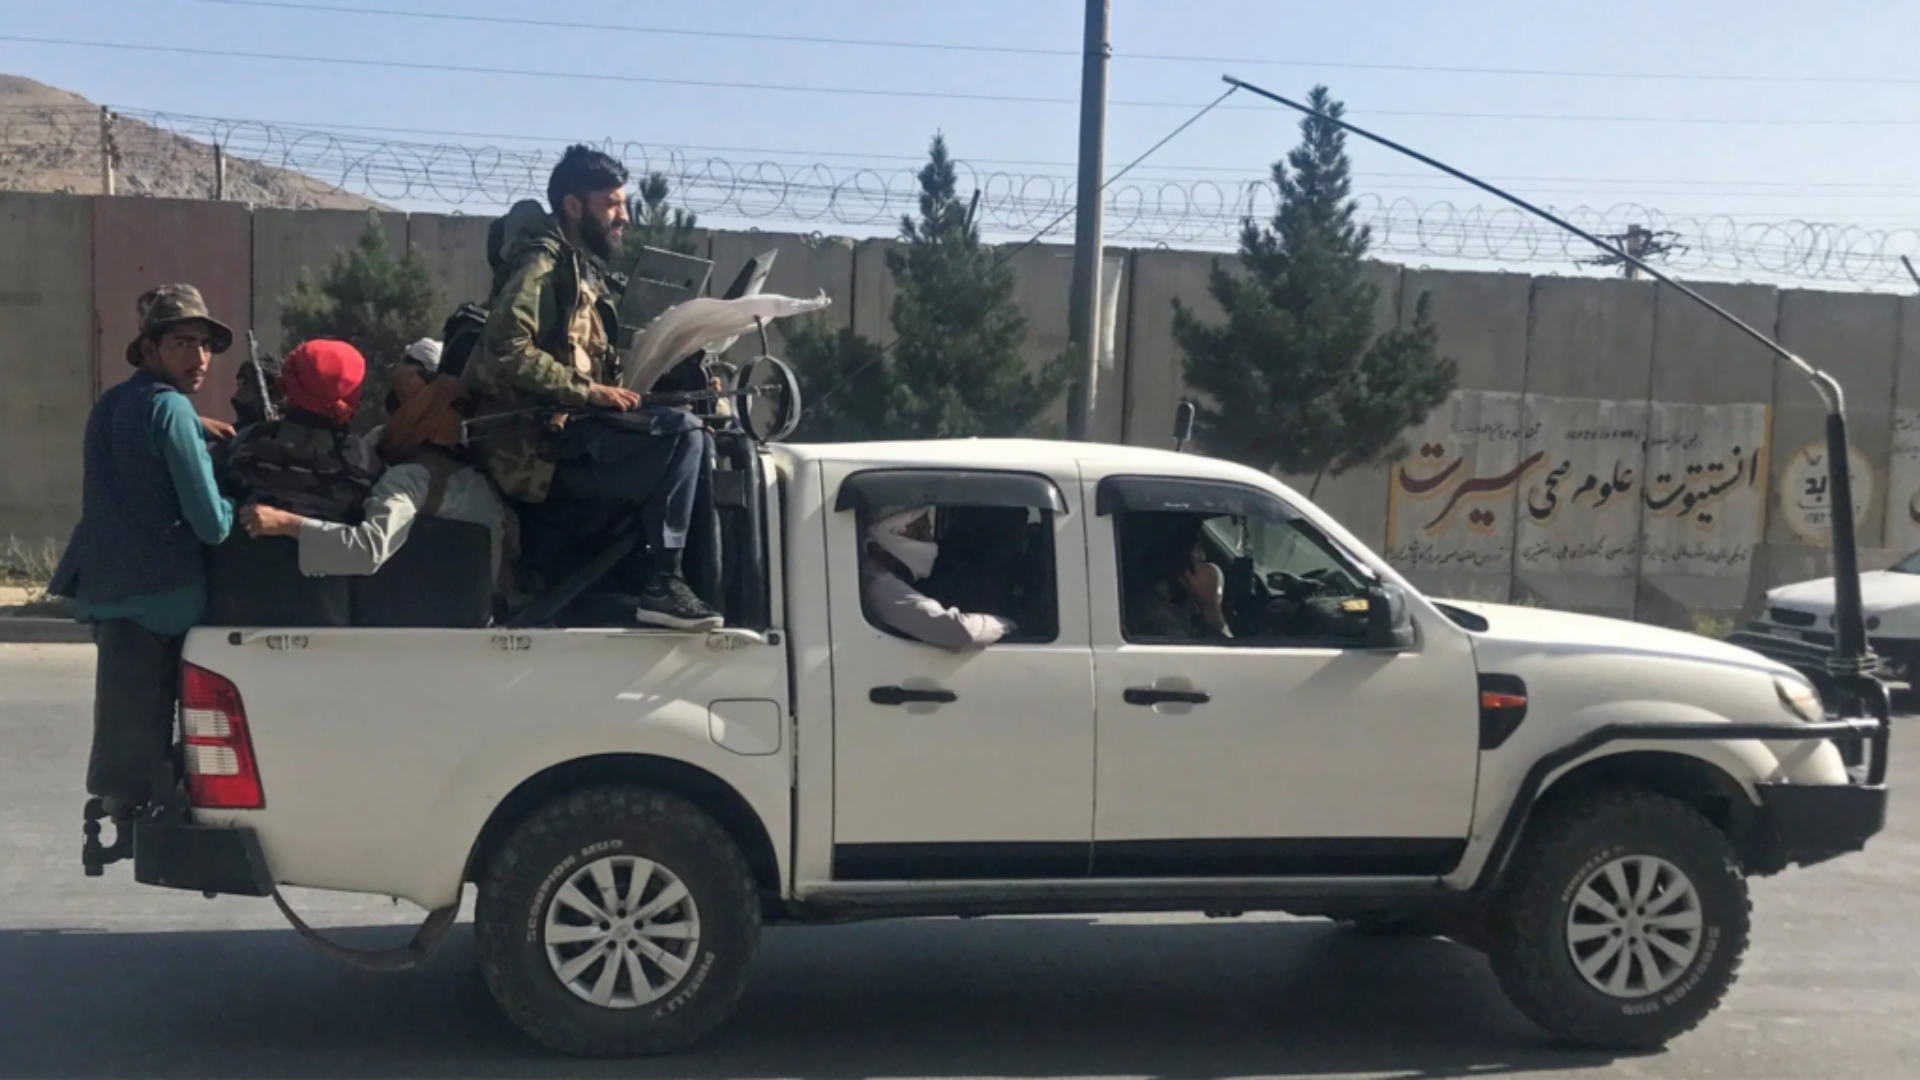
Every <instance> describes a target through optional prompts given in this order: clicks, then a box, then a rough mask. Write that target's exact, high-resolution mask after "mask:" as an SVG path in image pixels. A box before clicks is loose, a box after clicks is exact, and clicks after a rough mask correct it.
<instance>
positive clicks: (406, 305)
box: [280, 214, 446, 369]
mask: <svg viewBox="0 0 1920 1080" xmlns="http://www.w3.org/2000/svg"><path fill="white" fill-rule="evenodd" d="M441 305H442V300H441V295H440V289H439V287H438V286H436V285H435V284H434V282H433V275H432V274H430V273H429V272H428V270H427V263H426V260H425V259H423V258H421V257H420V254H419V253H418V252H413V251H409V252H407V253H406V254H404V255H402V256H398V257H396V256H395V255H394V252H393V247H392V245H391V244H389V243H388V242H387V231H386V230H385V229H383V228H381V227H380V219H379V218H378V216H376V215H374V214H369V215H367V227H366V228H365V229H364V230H362V232H361V233H360V238H359V239H358V240H357V241H355V242H354V245H353V246H352V247H350V248H347V249H345V250H343V251H340V252H338V253H336V254H335V255H334V257H333V258H332V260H330V261H329V262H328V264H327V266H326V268H325V269H324V270H322V271H321V272H320V273H319V274H315V273H313V272H312V270H311V269H306V270H302V271H301V272H300V277H299V278H298V279H297V280H296V282H295V284H294V287H293V291H292V292H291V293H289V294H288V295H287V296H286V298H285V299H284V300H283V301H282V302H281V308H280V329H281V332H282V334H283V335H284V337H285V338H286V347H287V348H288V349H292V348H294V347H295V346H297V345H300V344H301V343H302V342H307V341H313V340H315V339H318V338H329V339H333V340H336V341H345V342H347V343H349V344H351V345H352V346H353V347H354V348H356V349H359V350H360V352H361V354H362V355H364V356H365V357H366V358H367V364H368V366H369V368H371V369H384V368H385V367H388V366H391V365H393V364H397V363H399V362H400V359H401V357H402V356H404V355H405V354H406V350H407V346H408V345H411V344H413V343H414V342H416V341H418V340H420V339H421V338H423V337H427V336H429V335H432V334H434V333H436V332H437V331H438V330H439V329H440V325H441V322H442V320H443V319H444V318H445V317H446V312H444V311H442V310H441Z"/></svg>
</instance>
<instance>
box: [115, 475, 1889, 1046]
mask: <svg viewBox="0 0 1920 1080" xmlns="http://www.w3.org/2000/svg"><path fill="white" fill-rule="evenodd" d="M723 449H725V448H723ZM723 456H725V457H726V458H727V464H726V466H725V467H724V468H723V471H722V476H721V478H720V481H717V486H716V490H717V491H718V492H719V493H720V494H719V496H718V498H717V501H718V503H719V505H720V514H721V516H723V517H724V518H725V521H726V528H725V529H724V530H723V533H724V535H725V537H726V538H727V539H726V551H725V552H724V557H725V559H726V560H727V565H728V572H727V581H728V586H727V601H726V606H727V615H728V619H729V624H728V627H727V628H726V629H724V630H719V631H715V632H712V633H699V634H679V633H673V632H668V631H658V630H612V629H608V630H596V629H549V628H538V627H516V626H514V625H512V624H508V625H505V626H499V627H480V628H465V629H453V628H435V627H411V628H366V627H360V626H331V627H328V626H318V627H313V626H309V627H297V626H219V627H207V628H202V629H198V630H195V631H194V632H193V633H192V634H191V636H190V637H189V638H188V640H187V643H186V647H185V653H184V667H183V676H182V703H181V731H182V736H183V739H182V747H181V756H182V760H183V762H184V767H185V770H186V773H187V778H188V790H189V792H190V795H191V806H190V807H188V808H185V809H184V810H181V811H179V812H177V813H174V814H171V815H168V814H160V815H156V816H154V817H152V818H150V819H142V820H141V821H139V822H137V823H136V824H135V827H134V830H133V831H134V837H133V840H132V846H133V848H134V852H133V857H134V865H135V877H136V880H138V881H140V882H143V883H147V884H152V885H161V886H167V887H173V888H182V889H191V890H197V891H202V892H208V893H229V894H240V895H253V896H269V895H271V896H275V897H277V896H278V892H277V887H278V886H282V885H286V886H304V887H310V888H318V889H329V890H344V891H350V892H356V893H370V894H377V895H390V896H394V897H400V898H404V899H406V900H408V901H411V902H413V903H415V904H418V905H420V906H421V907H422V908H423V909H425V910H427V911H429V912H432V913H433V914H432V916H431V917H430V918H429V920H428V923H427V925H426V926H425V927H424V928H423V929H422V933H421V937H420V938H419V939H417V940H416V947H415V950H414V954H415V955H416V956H417V955H418V954H420V953H423V952H424V951H425V950H426V949H428V948H430V947H431V946H432V944H433V943H434V942H435V941H436V940H437V939H438V936H439V934H440V932H442V931H444V930H445V928H446V926H447V924H448V923H450V922H452V921H453V919H454V917H455V912H457V911H458V910H459V905H460V903H461V900H462V896H463V892H464V888H465V886H467V885H468V884H472V885H474V886H476V887H477V900H476V904H477V907H476V909H475V911H476V915H475V934H476V937H477V942H478V953H479V957H480V963H481V965H482V968H483V971H484V977H485V981H486V983H487V985H488V986H489V987H490V989H491V991H492V993H493V995H494V997H495V998H496V1000H497V1001H498V1003H499V1005H500V1007H501V1008H502V1009H503V1011H504V1012H505V1014H506V1015H507V1016H508V1017H510V1018H511V1020H512V1021H513V1023H515V1024H516V1025H518V1026H519V1027H520V1028H521V1029H522V1030H524V1031H525V1032H526V1033H527V1034H528V1035H530V1036H531V1037H532V1038H533V1039H535V1040H537V1041H538V1042H539V1043H541V1044H544V1045H545V1046H547V1047H549V1048H552V1049H554V1050H557V1051H562V1052H568V1053H580V1054H644V1053H661V1052H666V1051H672V1050H676V1049H680V1048H684V1047H687V1046H690V1045H691V1044H693V1043H695V1042H696V1041H698V1040H700V1039H701V1038H702V1037H704V1036H706V1035H708V1034H709V1033H711V1032H712V1031H714V1030H715V1029H716V1028H717V1027H718V1026H719V1025H721V1023H722V1022H723V1021H724V1020H725V1019H726V1018H727V1016H728V1015H729V1013H730V1012H732V1010H733V1009H734V1008H735V1005H736V1002H737V1001H738V999H739V997H740V995H741V993H742V990H743V988H744V987H745V985H746V981H747V977H748V970H749V968H750V966H751V964H752V961H753V958H754V954H755V949H756V943H757V940H758V935H759V932H760V928H761V927H762V926H763V925H765V924H767V923H771V922H810V921H811V922H832V921H846V920H856V919H867V918H887V917H911V916H980V915H1015V914H1041V913H1089V912H1179V911H1191V912H1206V913H1210V914H1216V915H1220V914H1233V913H1242V912H1248V911H1281V912H1291V913H1295V914H1299V915H1308V916H1330V917H1335V918H1342V919H1347V920H1351V921H1355V922H1359V923H1364V924H1367V925H1369V926H1373V927H1381V928H1384V927H1399V928H1402V929H1413V930H1416V931H1417V932H1423V933H1441V934H1446V935H1449V936H1452V937H1454V938H1456V939H1457V940H1459V941H1461V942H1463V943H1465V944H1467V945H1469V946H1471V947H1475V948H1480V949H1484V950H1486V951H1487V953H1488V954H1489V955H1490V957H1491V961H1492V966H1493V970H1494V971H1495V972H1496V973H1497V975H1498V978H1499V980H1500V982H1501V984H1502V985H1503V987H1504V988H1505V989H1506V991H1507V993H1508V994H1509V996H1510V997H1511V998H1512V1000H1513V1002H1514V1003H1515V1004H1516V1005H1517V1006H1518V1007H1519V1008H1520V1009H1522V1010H1523V1011H1524V1012H1525V1013H1526V1014H1527V1015H1528V1016H1530V1017H1532V1018H1533V1019H1534V1020H1535V1021H1536V1022H1538V1023H1539V1024H1541V1025H1542V1026H1543V1027H1544V1028H1546V1029H1547V1030H1549V1031H1551V1032H1553V1033H1555V1034H1557V1035H1559V1036H1561V1037H1563V1038H1565V1039H1567V1040H1570V1041H1573V1042H1577V1043H1581V1044H1588V1045H1597V1046H1605V1047H1616V1048H1629V1047H1631V1048H1643V1047H1650V1046H1655V1045H1659V1044H1661V1043H1663V1042H1665V1041H1666V1040H1668V1039H1670V1038H1672V1037H1674V1036H1676V1035H1678V1034H1680V1033H1682V1032H1685V1031H1687V1030H1689V1029H1690V1028H1692V1027H1693V1026H1694V1025H1696V1024H1697V1023H1698V1022H1699V1021H1700V1020H1701V1019H1702V1018H1703V1017H1705V1016H1706V1015H1707V1014H1708V1013H1709V1012H1711V1011H1712V1010H1713V1009H1714V1008H1715V1007H1716V1006H1717V1005H1718V1004H1719V1002H1720V1001H1721V1000H1722V997H1723V995H1725V993H1726V992H1727V990H1728V988H1729V986H1730V985H1731V984H1732V982H1733V981H1734V977H1735V974H1736V970H1737V968H1738V967H1739V965H1740V962H1741V956H1742V953H1743V951H1744V949H1745V947H1746V944H1747V938H1748V919H1749V903H1748V894H1747V885H1746V879H1747V878H1748V877H1751V876H1755V875H1766V874H1773V873H1776V872H1779V871H1781V870H1783V869H1785V868H1787V867H1789V866H1791V865H1808V864H1812V863H1816V862H1820V861H1822V860H1825V859H1829V858H1832V857H1834V856H1837V855H1841V854H1843V853H1847V852H1853V851H1858V850H1860V849H1861V848H1862V847H1863V846H1864V845H1865V843H1866V841H1867V840H1868V838H1869V837H1871V836H1872V835H1874V834H1875V833H1876V832H1878V831H1879V830H1880V829H1881V827H1882V825H1883V823H1884V820H1885V808H1886V798H1887V792H1886V788H1885V785H1884V779H1885V774H1886V755H1887V734H1888V725H1887V722H1886V720H1885V719H1884V717H1883V716H1880V717H1853V716H1847V715H1839V716H1829V715H1826V713H1825V712H1824V711H1823V708H1822V704H1821V701H1820V699H1819V697H1818V696H1817V695H1816V694H1815V692H1814V690H1813V688H1812V687H1811V686H1810V685H1809V684H1808V682H1807V680H1806V679H1805V678H1803V677H1802V676H1801V675H1798V674H1796V673H1794V672H1793V671H1792V670H1791V669H1789V668H1788V667H1786V666H1784V665H1781V664H1779V663H1775V662H1773V661H1770V660H1767V659H1765V658H1762V657H1760V656H1758V655H1756V654H1754V653H1752V652H1749V651H1746V650H1743V649H1740V648H1736V647H1733V646H1729V645H1726V644H1723V643H1720V642H1716V641H1713V640H1709V639H1707V638H1704V637H1699V636H1694V635H1689V634H1684V633H1678V632H1669V631H1664V630H1659V629H1654V628H1651V627H1647V626H1640V625H1633V624H1628V623H1623V622H1614V621H1607V620H1602V619H1597V618H1589V617H1582V616H1576V615H1570V614H1563V613H1557V612H1552V611H1544V610H1531V609H1522V608H1511V607H1498V606H1489V605H1482V604H1465V603H1459V604H1454V603H1444V602H1438V601H1432V600H1429V599H1427V598H1425V597H1423V596H1421V595H1420V594H1419V593H1418V592H1417V591H1416V590H1414V589H1413V588H1412V587H1410V586H1409V585H1408V584H1407V582H1406V581H1405V580H1404V579H1403V578H1402V577H1401V576H1400V575H1399V574H1397V573H1395V572H1394V570H1393V569H1392V568H1391V567H1390V566H1388V565H1387V563H1386V562H1385V561H1384V560H1382V559H1381V558H1380V557H1379V556H1378V555H1376V554H1375V553H1373V552H1371V551H1369V550H1367V548H1366V547H1365V546H1363V545H1362V544H1360V543H1359V542H1357V541H1356V540H1355V539H1354V537H1353V536H1352V535H1350V534H1349V533H1348V532H1347V531H1346V530H1345V529H1343V528H1341V527H1340V525H1339V524H1337V523H1336V522H1335V521H1333V520H1332V519H1331V518H1330V517H1329V516H1328V515H1326V514H1325V513H1323V512H1322V511H1320V510H1319V509H1317V508H1316V507H1314V506H1313V505H1311V504H1310V503H1308V502H1307V501H1306V500H1305V499H1303V498H1301V497H1300V496H1299V495H1297V494H1296V493H1294V492H1293V491H1291V490H1289V489H1288V488H1287V487H1285V486H1284V485H1282V484H1280V483H1278V482H1276V481H1275V480H1273V479H1272V478H1270V477H1268V476H1266V475H1263V474H1261V473H1259V472H1256V471H1252V470H1248V469H1244V468H1240V467H1238V466H1234V465H1230V464H1226V463H1223V462H1219V461H1215V460H1209V459H1206V458H1203V457H1198V456H1193V455H1184V454H1177V453H1172V452H1162V451H1154V450H1143V449H1132V448H1123V447H1113V446H1101V445H1087V444H1073V443H1062V442H1026V441H990V440H964V441H931V442H913V443H894V444H862V445H846V446H780V445H773V446H759V445H757V444H752V445H749V446H747V447H746V448H744V449H743V448H741V447H734V448H732V449H731V450H728V452H727V453H726V454H725V455H723ZM921 504H931V505H936V506H938V507H940V508H941V511H942V513H941V515H940V517H941V520H942V522H943V524H942V528H943V529H945V528H947V527H948V526H947V524H945V523H946V522H948V521H950V520H958V519H963V518H964V517H965V516H966V511H967V510H968V509H969V508H981V507H986V508H997V509H998V510H1000V511H1002V512H1003V517H1004V512H1005V511H1015V512H1016V513H1015V515H1014V517H1015V519H1018V520H1024V521H1025V522H1026V523H1027V524H1026V526H1025V529H1024V530H1020V529H1018V528H1016V529H1015V532H1016V533H1017V534H1018V535H1017V536H1016V537H1014V538H1013V541H1012V544H1011V548H1010V550H1014V551H1015V552H1016V554H1017V556H1018V557H1019V558H1020V559H1022V560H1025V561H1024V563H1023V565H1024V566H1025V567H1026V568H1027V570H1028V571H1029V574H1028V576H1027V578H1026V579H1025V580H1027V581H1028V582H1029V583H1030V585H1031V587H1030V588H1028V589H1026V590H1025V595H1024V596H1023V598H1022V603H1023V604H1024V607H1023V608H1022V610H1021V613H1020V617H1019V619H1018V620H1017V621H1018V624H1019V625H1018V629H1017V631H1016V632H1015V633H1014V634H1013V635H1012V636H1011V637H1009V638H1007V639H1006V640H1004V641H1001V642H999V643H998V644H995V645H993V646H991V647H988V648H985V649H979V650H974V651H965V652H949V651H945V650H942V649H937V648H934V647H931V646H929V645H925V644H922V643H919V642H916V641H912V640H908V639H906V638H903V637H902V636H900V635H898V634H895V633H893V632H891V631H888V630H885V629H882V628H881V627H880V626H879V625H878V624H877V623H876V622H875V621H874V619H872V618H871V617H870V614H869V612H868V611H867V610H865V608H864V607H863V602H862V594H861V587H860V582H861V570H860V557H861V549H862V546H863V540H862V536H863V526H864V524H865V522H866V521H867V520H868V519H869V517H870V515H871V514H872V512H873V511H875V510H877V509H879V508H882V507H887V506H899V505H921ZM1170 514H1185V515H1192V516H1193V517H1194V518H1195V519H1196V520H1204V529H1203V531H1202V532H1201V534H1200V535H1201V537H1202V542H1203V543H1204V545H1205V546H1206V548H1207V549H1208V555H1209V558H1210V560H1211V561H1212V562H1214V563H1215V564H1216V565H1217V566H1219V567H1221V568H1222V569H1223V571H1224V573H1223V577H1224V580H1225V583H1226V584H1225V589H1224V592H1225V604H1224V608H1225V610H1226V612H1227V615H1228V621H1229V625H1230V627H1231V630H1232V636H1231V637H1224V638H1223V637H1203V638H1194V637H1180V636H1177V635H1176V636H1168V637H1160V638H1150V637H1143V636H1142V635H1141V634H1140V633H1139V632H1137V631H1134V632H1130V631H1129V630H1128V627H1129V626H1131V625H1136V624H1135V623H1134V622H1133V620H1131V619H1130V618H1129V616H1128V611H1127V609H1128V607H1129V605H1131V604H1134V603H1136V602H1137V600H1138V597H1137V596H1132V595H1129V593H1130V590H1129V589H1128V588H1127V587H1124V586H1123V581H1128V580H1130V576H1129V575H1130V571H1128V572H1123V568H1127V567H1129V566H1130V565H1131V563H1130V561H1129V558H1130V552H1129V551H1128V550H1127V549H1126V544H1127V541H1126V540H1125V538H1126V537H1127V536H1129V535H1131V534H1130V533H1129V529H1130V527H1131V526H1132V525H1133V524H1134V523H1136V522H1140V521H1146V520H1149V519H1148V518H1146V517H1145V515H1170ZM1152 520H1160V521H1165V520H1166V518H1165V517H1164V516H1163V517H1160V518H1156V519H1152ZM943 557H944V556H943ZM384 572H385V571H383V573H384ZM1854 711H1860V712H1870V711H1871V710H1854ZM402 966H404V965H402Z"/></svg>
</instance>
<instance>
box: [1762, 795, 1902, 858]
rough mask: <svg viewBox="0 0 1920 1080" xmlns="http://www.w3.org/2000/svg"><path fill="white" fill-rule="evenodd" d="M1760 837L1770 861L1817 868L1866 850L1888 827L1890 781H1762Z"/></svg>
mask: <svg viewBox="0 0 1920 1080" xmlns="http://www.w3.org/2000/svg"><path fill="white" fill-rule="evenodd" d="M1757 790H1758V792H1759V795H1760V820H1759V822H1758V833H1759V836H1758V839H1759V840H1760V842H1761V843H1763V844H1764V845H1766V848H1767V854H1768V855H1769V856H1770V858H1769V859H1768V861H1769V862H1774V863H1777V864H1778V865H1780V866H1812V865H1813V864H1815V863H1821V862H1825V861H1827V860H1828V859H1833V858H1837V857H1839V856H1841V855H1848V854H1851V853H1853V852H1856V851H1862V850H1865V848H1866V846H1867V840H1868V839H1869V838H1871V837H1873V836H1874V835H1875V834H1877V833H1879V832H1880V830H1882V829H1884V828H1886V825H1887V788H1886V785H1885V784H1847V785H1839V784H1834V785H1822V784H1805V785H1802V784H1760V785H1757Z"/></svg>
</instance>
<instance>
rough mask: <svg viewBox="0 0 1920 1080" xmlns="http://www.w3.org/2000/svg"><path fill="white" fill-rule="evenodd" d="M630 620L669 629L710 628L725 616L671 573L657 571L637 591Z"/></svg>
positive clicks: (721, 623) (716, 626)
mask: <svg viewBox="0 0 1920 1080" xmlns="http://www.w3.org/2000/svg"><path fill="white" fill-rule="evenodd" d="M633 617H634V620H635V621H636V622H639V623H640V624H642V625H644V626H664V627H667V628H668V629H670V630H713V629H717V628H719V627H721V626H725V625H726V622H727V620H726V619H724V618H722V617H721V616H720V613H719V612H717V611H715V610H713V609H712V608H710V607H708V606H707V602H706V601H704V600H702V599H700V598H699V597H698V596H696V595H694V592H693V590H692V589H691V588H689V587H688V586H687V583H686V582H685V581H683V580H681V579H680V578H678V577H675V576H673V575H671V574H661V575H659V576H657V577H655V578H654V579H653V580H652V581H651V582H648V583H647V588H646V591H644V592H642V593H641V594H640V606H639V607H638V608H637V609H635V611H634V613H633Z"/></svg>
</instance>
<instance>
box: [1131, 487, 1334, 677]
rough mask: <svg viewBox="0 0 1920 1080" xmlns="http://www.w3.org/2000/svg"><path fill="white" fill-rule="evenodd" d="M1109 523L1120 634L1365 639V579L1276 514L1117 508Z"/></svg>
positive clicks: (1284, 643)
mask: <svg viewBox="0 0 1920 1080" xmlns="http://www.w3.org/2000/svg"><path fill="white" fill-rule="evenodd" d="M1115 528H1116V530H1117V537H1118V542H1119V549H1120V551H1119V554H1120V565H1121V604H1122V612H1123V618H1124V620H1125V626H1124V629H1125V632H1126V637H1127V640H1129V641H1135V642H1141V643H1155V644H1180V643H1187V644H1221V645H1224V644H1233V645H1239V646H1254V647H1261V646H1265V647H1276V648H1285V647H1296V648H1347V647H1358V646H1360V645H1362V644H1364V643H1365V642H1366V640H1367V637H1368V620H1367V614H1366V606H1365V604H1364V600H1365V597H1366V596H1367V580H1368V579H1367V577H1366V576H1365V575H1364V574H1363V573H1362V572H1360V571H1359V569H1358V568H1357V567H1356V566H1355V565H1354V564H1353V563H1352V562H1351V561H1350V560H1348V559H1347V558H1346V557H1345V556H1344V555H1343V554H1342V553H1341V552H1340V551H1339V549H1338V548H1337V547H1335V546H1334V545H1333V543H1332V542H1331V541H1330V540H1329V539H1328V538H1327V537H1326V536H1324V535H1323V534H1321V532H1320V531H1319V530H1318V529H1316V528H1314V527H1313V525H1312V524H1311V523H1310V522H1308V521H1306V520H1305V519H1302V518H1296V517H1293V516H1291V515H1290V514H1286V513H1284V512H1283V511H1282V510H1281V508H1280V507H1278V506H1277V505H1276V506H1275V507H1274V508H1273V510H1272V512H1270V513H1257V512H1256V513H1248V514H1209V513H1205V512H1171V511H1138V510H1133V511H1123V512H1121V513H1119V514H1118V515H1116V522H1115Z"/></svg>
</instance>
